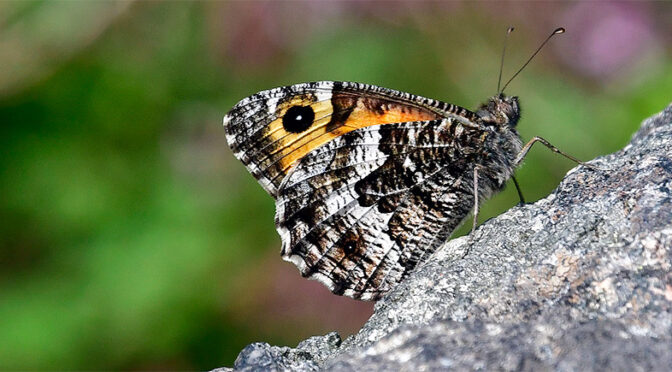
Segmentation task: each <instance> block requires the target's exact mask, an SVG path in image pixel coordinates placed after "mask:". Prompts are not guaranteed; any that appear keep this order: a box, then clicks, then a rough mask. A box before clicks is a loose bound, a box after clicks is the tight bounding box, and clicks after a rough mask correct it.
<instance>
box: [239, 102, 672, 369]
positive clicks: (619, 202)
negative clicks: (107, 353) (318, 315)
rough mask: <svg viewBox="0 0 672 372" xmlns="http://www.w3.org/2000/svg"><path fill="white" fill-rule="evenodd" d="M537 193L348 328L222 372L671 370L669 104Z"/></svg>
mask: <svg viewBox="0 0 672 372" xmlns="http://www.w3.org/2000/svg"><path fill="white" fill-rule="evenodd" d="M590 164H591V165H593V166H595V167H599V168H602V169H604V170H596V169H593V168H588V167H585V166H579V167H577V168H574V169H573V170H571V171H570V172H569V173H568V174H567V175H566V177H565V178H564V180H563V181H562V183H561V184H560V185H559V186H558V188H557V189H556V190H555V191H554V192H553V193H552V194H551V195H549V196H548V197H546V198H544V199H542V200H540V201H538V202H536V203H534V204H528V205H521V206H517V207H514V208H512V209H510V210H509V211H507V212H506V213H503V214H502V215H500V216H498V217H496V218H494V219H491V220H489V221H487V222H486V223H484V224H483V225H481V226H479V228H478V229H477V230H476V232H475V233H474V235H473V236H472V237H462V238H458V239H454V240H450V241H448V242H447V243H446V244H445V245H444V246H443V247H442V248H440V249H439V250H437V252H435V254H434V255H433V256H432V257H431V258H430V259H429V260H427V261H426V262H425V263H424V264H422V265H420V266H419V267H418V268H417V269H416V271H415V272H414V273H412V274H411V275H410V276H409V277H408V278H407V279H406V280H405V281H404V282H402V283H401V284H400V285H399V286H397V287H396V288H395V289H394V290H393V291H392V292H390V293H389V294H388V295H387V296H385V297H384V298H383V299H382V300H381V301H379V302H378V303H377V304H376V308H375V312H374V314H373V316H372V317H371V318H370V319H369V321H368V322H367V323H366V324H365V325H364V327H363V328H362V329H361V330H360V331H359V333H357V334H356V335H354V336H352V337H349V338H348V339H346V340H345V341H343V342H342V343H341V341H340V338H339V337H338V335H337V334H335V333H331V334H329V335H326V336H318V337H313V338H310V339H308V340H306V341H304V342H302V343H301V344H299V346H298V347H297V348H295V349H291V348H287V347H277V346H269V345H268V344H252V345H249V346H247V347H246V348H245V349H243V351H242V352H241V353H240V355H239V356H238V359H237V360H236V363H235V365H234V368H235V369H236V370H246V371H253V370H269V369H270V370H318V369H327V370H338V371H341V370H408V371H416V370H422V369H425V370H445V369H455V370H473V369H483V370H493V369H495V370H559V371H571V370H628V371H658V370H660V371H669V370H671V368H672V367H671V366H672V105H670V106H669V107H667V108H666V109H665V110H664V111H663V112H661V113H660V114H658V115H656V116H654V117H651V118H649V119H647V120H646V121H644V123H643V124H642V126H641V128H640V130H639V131H638V132H637V133H636V134H635V135H634V136H633V138H632V140H631V142H630V144H628V145H627V146H626V147H625V148H624V149H623V150H621V151H619V152H617V153H614V154H611V155H608V156H604V157H601V158H598V159H595V160H593V161H591V162H590Z"/></svg>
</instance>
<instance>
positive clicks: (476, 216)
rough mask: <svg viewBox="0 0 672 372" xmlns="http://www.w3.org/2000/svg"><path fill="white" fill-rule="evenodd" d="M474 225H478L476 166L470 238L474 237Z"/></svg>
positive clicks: (475, 170)
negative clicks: (472, 221)
mask: <svg viewBox="0 0 672 372" xmlns="http://www.w3.org/2000/svg"><path fill="white" fill-rule="evenodd" d="M476 224H478V165H476V166H475V167H474V223H473V224H472V225H471V233H469V235H470V236H474V230H476Z"/></svg>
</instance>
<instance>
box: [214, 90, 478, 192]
mask: <svg viewBox="0 0 672 372" xmlns="http://www.w3.org/2000/svg"><path fill="white" fill-rule="evenodd" d="M468 115H471V112H469V111H468V110H465V109H463V108H461V107H459V106H455V105H451V104H449V103H445V102H440V101H436V100H431V99H428V98H424V97H419V96H414V95H412V94H409V93H403V92H398V91H394V90H391V89H386V88H380V87H376V86H373V85H367V84H359V83H347V82H333V81H322V82H315V83H305V84H297V85H292V86H287V87H281V88H276V89H271V90H267V91H263V92H260V93H257V94H255V95H253V96H250V97H248V98H245V99H243V100H242V101H240V102H238V104H236V105H235V106H234V107H233V109H232V110H231V111H230V112H229V113H228V114H227V115H226V116H225V117H224V125H225V127H226V136H227V141H228V143H229V146H230V147H231V149H232V150H233V152H234V154H235V156H236V157H237V158H238V159H240V160H241V161H242V162H243V163H244V164H245V166H246V167H247V168H248V170H249V171H250V172H251V173H252V175H253V176H254V177H255V178H257V180H258V181H259V183H260V184H261V185H262V186H263V187H264V189H266V191H267V192H268V193H269V194H271V195H272V196H276V194H277V191H278V186H279V185H280V183H281V182H282V181H283V179H284V178H285V176H286V175H287V174H288V173H289V171H290V170H291V169H292V167H293V166H294V165H295V164H296V163H297V162H298V161H299V160H300V159H302V158H303V157H304V156H306V154H308V153H309V152H310V151H312V150H314V149H316V148H318V147H319V146H321V145H324V144H325V143H328V142H329V141H331V140H333V139H335V138H337V137H339V136H341V135H343V134H345V133H348V132H350V131H352V130H356V129H359V128H361V127H364V126H371V125H378V124H387V123H396V122H410V121H422V120H434V119H439V118H442V117H446V116H454V117H466V116H468Z"/></svg>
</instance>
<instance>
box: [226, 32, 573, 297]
mask: <svg viewBox="0 0 672 372" xmlns="http://www.w3.org/2000/svg"><path fill="white" fill-rule="evenodd" d="M554 33H559V32H558V30H556V31H554ZM552 35H553V34H551V36H552ZM549 39H550V36H549ZM547 41H548V39H547ZM544 43H545V42H544ZM542 46H543V44H542ZM540 49H541V47H540ZM535 54H536V53H535ZM514 76H515V75H514ZM502 91H503V89H502ZM519 119H520V105H519V102H518V98H517V97H514V96H506V95H504V94H503V93H501V92H500V93H498V94H497V95H495V96H493V97H492V98H490V99H489V100H488V101H487V102H486V103H485V104H483V105H482V106H481V107H479V108H478V109H477V110H475V111H470V110H467V109H465V108H463V107H460V106H457V105H453V104H450V103H446V102H442V101H438V100H434V99H430V98H425V97H421V96H416V95H413V94H410V93H404V92H400V91H396V90H392V89H386V88H382V87H378V86H374V85H368V84H361V83H351V82H336V81H321V82H312V83H303V84H296V85H291V86H286V87H280V88H275V89H271V90H266V91H262V92H259V93H257V94H254V95H252V96H250V97H247V98H245V99H243V100H241V101H240V102H238V103H237V104H236V105H235V106H234V107H233V109H232V110H231V111H230V112H229V113H228V114H227V115H226V116H225V117H224V126H225V128H226V138H227V142H228V144H229V146H230V147H231V149H232V151H233V153H234V155H235V156H236V158H238V159H239V160H240V161H241V162H242V163H243V164H244V165H245V166H246V167H247V169H248V170H249V171H250V172H251V173H252V175H253V176H254V177H255V178H256V179H257V180H258V181H259V183H260V184H261V186H262V187H263V188H264V189H265V190H266V191H267V192H268V193H269V194H270V195H271V196H272V197H273V198H275V202H276V214H275V225H276V228H277V231H278V233H279V234H280V237H281V239H282V250H281V254H282V257H283V259H285V260H286V261H290V262H293V263H294V264H295V265H296V266H297V267H298V269H299V271H300V272H301V275H302V276H304V277H309V278H312V279H316V280H318V281H320V282H321V283H323V284H324V285H326V286H327V287H328V288H329V289H330V290H331V291H332V292H333V293H335V294H338V295H344V296H348V297H351V298H355V299H360V300H376V299H379V298H380V297H381V296H382V295H383V294H385V293H386V292H388V291H389V290H390V289H391V288H393V287H394V286H395V285H396V284H397V283H399V282H400V281H401V280H402V279H403V278H404V277H405V276H407V275H408V274H409V273H410V272H411V271H412V270H413V269H414V268H415V267H416V266H417V265H418V263H420V262H422V261H423V260H425V259H426V258H427V257H428V256H430V255H431V254H432V253H433V252H434V251H435V250H436V249H437V248H438V247H439V246H441V245H442V244H443V243H444V242H445V241H446V239H448V237H449V236H450V235H451V233H452V232H453V231H454V230H455V229H456V228H457V227H458V225H459V224H460V223H461V222H462V220H464V219H465V217H466V216H467V215H468V214H469V213H470V211H471V210H472V209H474V207H475V206H476V209H477V204H478V200H479V199H482V198H487V197H489V196H491V195H492V194H494V193H496V192H498V191H500V190H502V189H503V188H504V186H505V184H506V182H507V181H508V180H509V179H511V177H512V176H513V174H514V171H515V169H516V167H517V166H518V165H519V164H520V162H521V161H522V158H523V157H524V156H525V154H526V153H527V151H528V150H529V149H530V147H531V145H532V144H533V143H535V142H542V143H544V144H546V145H547V146H549V147H551V148H552V149H555V148H554V147H552V146H551V145H550V144H549V143H548V142H547V141H545V140H543V139H542V138H539V137H535V138H534V139H533V140H532V141H530V142H528V143H527V144H526V145H523V142H522V140H521V138H520V136H519V134H518V132H517V131H516V125H517V123H518V120H519ZM556 150H557V149H556ZM554 151H555V150H554ZM572 159H573V158H572ZM574 160H575V159H574ZM576 161H578V160H576Z"/></svg>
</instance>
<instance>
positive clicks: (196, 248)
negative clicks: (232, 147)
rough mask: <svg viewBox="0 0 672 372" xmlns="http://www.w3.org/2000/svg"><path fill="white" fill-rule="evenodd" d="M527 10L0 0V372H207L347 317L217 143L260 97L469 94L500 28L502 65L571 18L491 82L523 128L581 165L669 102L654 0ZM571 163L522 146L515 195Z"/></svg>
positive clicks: (481, 89) (476, 87)
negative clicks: (335, 92)
mask: <svg viewBox="0 0 672 372" xmlns="http://www.w3.org/2000/svg"><path fill="white" fill-rule="evenodd" d="M528 5H530V7H529V8H530V9H528V10H525V11H522V10H520V9H517V8H518V6H517V5H515V3H512V4H508V5H506V4H503V5H496V4H495V3H479V4H460V3H423V4H419V3H415V2H412V3H383V2H374V3H366V2H358V3H307V2H306V3H302V2H290V3H257V2H232V3H223V2H207V3H186V2H174V3H173V2H169V3H157V2H148V3H143V2H140V3H131V2H91V3H87V2H74V3H67V2H66V3H62V2H56V3H54V2H46V1H45V2H2V3H0V31H1V32H0V64H1V65H2V66H3V67H2V71H0V120H1V122H2V126H1V127H0V131H1V132H0V154H1V156H0V195H1V199H0V220H1V221H2V224H0V265H1V268H2V270H1V271H0V319H2V322H1V323H0V361H2V362H0V368H1V369H211V368H215V367H218V366H222V365H231V364H232V363H233V359H234V358H235V356H236V355H237V353H238V351H239V350H240V349H241V348H242V347H243V346H244V345H245V344H247V343H250V342H254V341H266V342H270V343H276V344H288V345H294V344H296V342H297V341H298V340H300V339H302V338H305V337H308V336H310V335H313V334H319V333H324V332H327V331H330V330H338V331H340V332H341V333H343V334H345V335H347V334H348V333H351V332H354V331H356V329H357V328H358V327H359V326H361V324H363V322H364V321H365V320H366V318H367V316H368V315H369V314H370V312H371V305H370V304H364V303H359V302H356V301H352V300H349V299H344V298H340V297H336V296H333V295H331V294H330V293H328V291H327V290H326V289H324V288H322V287H321V285H320V284H317V283H314V282H308V281H306V280H305V279H303V278H301V277H300V275H298V273H297V272H296V270H295V269H294V268H293V267H292V266H291V264H288V263H284V262H282V261H281V260H280V258H279V254H278V251H279V246H280V243H279V239H278V237H277V235H276V233H275V231H274V228H273V222H272V221H273V202H272V200H271V198H270V197H269V196H267V195H266V194H265V193H264V192H263V190H262V189H261V187H259V186H258V185H257V184H256V181H255V180H254V179H253V178H252V177H251V176H249V174H247V172H246V171H245V170H244V168H243V166H242V165H241V164H239V163H238V162H237V161H236V160H235V159H234V158H233V156H232V154H231V153H230V151H229V150H228V147H227V145H226V141H225V136H224V131H223V129H222V128H221V118H222V116H223V115H224V114H225V113H226V111H227V110H228V109H229V108H230V107H231V106H233V104H235V102H237V101H238V100H239V99H241V98H243V97H245V96H247V95H249V94H252V93H254V92H256V91H258V90H262V89H267V88H271V87H275V86H279V85H286V84H292V83H298V82H303V81H312V80H349V81H362V82H367V83H372V84H377V85H381V86H386V87H389V88H394V89H399V90H404V91H408V92H412V93H416V94H420V95H423V96H427V97H433V98H437V99H443V100H447V101H449V102H452V103H455V104H459V105H462V106H465V107H467V108H474V107H476V106H477V105H478V104H479V103H480V102H482V101H484V100H485V99H486V98H487V96H488V95H489V94H493V92H494V88H495V86H496V77H497V69H498V62H499V55H500V54H499V53H500V50H501V42H502V37H503V31H504V30H505V29H506V27H507V26H508V25H509V23H512V24H515V25H516V26H518V29H519V31H517V32H516V33H514V34H513V35H512V38H511V40H510V45H509V55H508V56H507V60H506V63H507V64H506V67H505V73H504V76H505V77H506V76H510V74H511V73H512V71H513V70H514V69H515V68H516V67H517V66H519V65H520V63H521V61H523V60H524V59H525V58H526V56H527V55H528V53H529V52H530V51H531V50H532V49H533V48H534V46H535V45H536V44H537V43H538V42H539V41H540V40H541V39H542V38H543V36H545V35H546V34H547V33H548V32H550V30H551V29H552V28H553V27H555V26H556V25H558V24H572V25H576V27H575V29H574V30H572V29H569V30H568V31H569V32H568V36H567V37H565V38H563V37H559V38H558V39H557V40H554V41H553V42H552V45H551V46H549V47H548V48H547V49H546V50H545V51H544V52H542V55H541V56H540V57H538V58H537V60H536V61H534V63H533V64H532V65H531V66H530V67H529V68H528V69H527V70H526V71H525V72H524V73H523V74H521V76H520V77H518V78H517V79H516V80H515V81H514V82H513V83H512V84H511V86H510V88H508V90H507V91H508V93H509V94H516V95H520V96H521V104H522V109H523V119H522V121H521V123H520V125H519V128H520V132H521V134H522V136H523V138H530V137H532V136H534V135H540V136H543V137H545V138H547V139H548V140H550V141H551V142H552V143H554V144H555V145H557V146H558V147H559V148H561V149H563V150H565V151H567V152H569V153H571V154H573V155H575V156H577V157H579V158H581V159H591V158H593V157H595V156H598V155H600V154H605V153H609V152H611V151H615V150H617V149H619V148H620V147H622V146H623V145H624V144H625V143H627V141H628V139H629V137H630V135H631V133H632V132H633V131H634V130H636V128H637V125H638V123H639V122H640V121H641V120H642V119H643V118H645V117H648V116H650V115H651V114H653V113H655V112H658V111H660V110H661V109H662V108H663V107H665V105H667V104H668V103H669V102H670V99H672V97H671V96H670V93H671V92H672V58H671V56H670V49H669V45H672V44H671V43H670V41H671V40H670V37H671V34H670V32H669V31H670V29H669V26H670V24H669V19H672V17H671V16H672V14H671V13H670V9H669V5H666V4H665V3H647V4H629V5H623V4H620V3H619V4H615V3H603V4H601V5H600V4H588V5H584V4H579V3H571V4H559V3H554V4H548V3H544V4H540V3H536V4H528ZM586 6H587V7H591V6H593V7H604V9H599V11H600V14H606V15H609V17H611V18H604V19H603V20H601V21H591V22H583V21H581V20H582V19H583V18H581V17H582V15H583V17H584V18H585V17H586V16H588V15H590V14H592V12H591V11H590V10H591V9H588V11H586V9H578V10H577V7H586ZM619 7H620V8H619ZM624 7H625V8H624ZM628 7H631V8H628ZM605 17H606V16H605ZM607 21H609V22H611V23H608V22H607ZM614 22H615V23H614ZM618 22H621V23H618ZM612 23H614V24H615V25H616V26H618V27H616V26H613V25H612ZM549 25H550V26H549ZM598 26H599V27H603V28H605V29H607V30H609V27H612V29H616V30H621V31H622V30H625V31H622V32H626V34H625V35H624V36H623V35H614V34H613V33H608V32H607V33H604V32H602V33H600V32H597V31H595V30H596V29H597V28H599V27H598ZM614 27H615V28H614ZM600 30H603V29H600ZM621 31H619V32H621ZM572 34H574V35H575V36H574V38H572V36H569V35H572ZM595 35H597V36H595ZM600 35H601V37H602V39H600V38H599V37H598V36H600ZM595 38H597V39H595ZM631 39H632V40H631ZM586 40H592V41H593V42H594V45H593V46H592V48H593V49H596V50H598V52H596V53H594V54H591V51H592V50H593V49H590V48H591V46H590V45H588V46H586V48H588V49H585V50H584V49H580V53H578V54H577V53H576V51H577V48H578V47H577V48H575V46H576V45H584V44H585V43H584V42H585V41H586ZM621 41H627V43H625V42H624V43H623V44H619V42H621ZM582 43H583V44H582ZM591 45H592V44H591ZM604 45H607V46H612V49H609V48H606V49H605V48H603V46H604ZM624 45H627V46H629V47H630V49H632V48H634V47H636V48H635V49H632V50H631V51H630V52H628V53H629V54H628V53H625V52H624V51H623V50H624V48H625V49H627V48H626V47H624ZM630 49H628V50H630ZM628 50H626V52H627V51H628ZM609 53H612V54H609ZM567 56H571V58H567ZM583 57H586V58H587V57H590V60H586V61H584V60H582V58H583ZM600 58H602V59H603V60H604V61H607V62H609V64H608V65H609V71H607V72H604V71H602V70H600V69H599V66H606V65H607V64H606V62H604V63H603V62H600V61H601V60H600ZM616 62H618V63H616ZM591 66H598V68H597V69H593V70H591V68H592V67H591ZM572 166H573V164H571V163H570V162H568V161H567V160H566V159H564V158H561V157H558V156H556V155H554V154H552V153H551V152H549V151H547V150H545V149H543V148H538V149H534V150H533V151H532V153H531V155H530V156H529V157H528V160H527V162H526V164H525V165H524V166H523V167H522V168H521V169H520V171H519V173H518V179H519V181H520V182H521V185H522V187H523V191H524V193H525V195H526V197H527V199H528V201H534V200H537V199H539V198H542V197H544V195H547V194H548V193H549V192H550V191H551V190H552V189H553V188H554V187H555V186H556V185H557V183H558V182H559V180H560V179H561V178H562V176H563V175H564V173H565V172H566V171H567V170H568V169H569V168H571V167H572ZM517 201H518V200H517V195H516V193H515V189H514V188H512V187H509V188H508V189H507V190H505V191H504V192H503V193H501V194H500V195H498V196H496V197H494V198H493V199H492V200H490V201H488V202H487V203H486V204H485V206H484V208H483V211H482V214H481V216H482V220H484V219H485V218H489V217H492V216H495V215H497V214H499V213H501V212H502V211H504V210H506V209H508V208H510V207H511V206H512V205H515V204H516V203H517ZM467 227H468V226H466V227H465V228H467Z"/></svg>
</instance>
